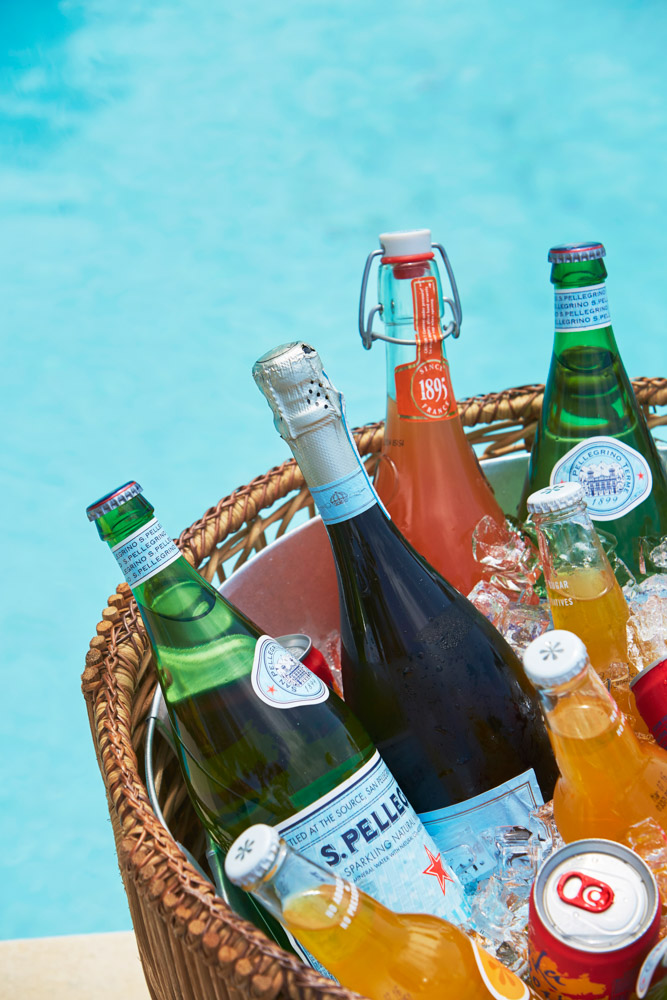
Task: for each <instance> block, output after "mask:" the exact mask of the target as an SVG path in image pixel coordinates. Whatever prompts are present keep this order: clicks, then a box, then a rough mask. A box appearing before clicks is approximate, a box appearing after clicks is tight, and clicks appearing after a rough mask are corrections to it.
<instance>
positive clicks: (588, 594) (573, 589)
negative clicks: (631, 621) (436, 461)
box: [527, 482, 648, 736]
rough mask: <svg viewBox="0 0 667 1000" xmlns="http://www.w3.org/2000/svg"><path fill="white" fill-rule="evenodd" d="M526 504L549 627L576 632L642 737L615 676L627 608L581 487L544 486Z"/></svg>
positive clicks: (626, 691) (624, 664)
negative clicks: (534, 532)
mask: <svg viewBox="0 0 667 1000" xmlns="http://www.w3.org/2000/svg"><path fill="white" fill-rule="evenodd" d="M527 508H528V512H529V514H530V517H531V520H532V522H533V524H534V525H535V528H536V529H537V537H538V544H539V549H540V560H541V563H542V569H543V570H544V579H545V584H546V589H547V597H548V599H549V605H550V608H551V617H552V619H553V623H554V627H555V628H557V629H567V630H569V631H570V632H574V633H575V635H578V636H579V638H580V639H581V641H582V642H583V644H584V646H585V647H586V650H587V652H588V656H589V658H590V661H591V663H592V664H593V666H594V668H595V669H596V670H597V672H598V674H599V675H600V677H601V678H602V680H603V681H605V682H606V683H607V687H609V688H610V689H611V690H612V692H613V694H614V697H615V699H616V700H617V702H618V704H619V707H620V708H621V710H622V711H623V712H624V713H625V715H626V716H627V717H628V719H629V721H630V723H631V725H632V727H633V729H634V730H635V731H636V732H639V733H642V734H643V735H646V736H647V735H648V727H647V726H646V723H645V722H644V720H643V719H642V717H641V715H640V714H639V712H638V710H637V706H636V704H635V697H634V694H633V693H632V692H631V690H630V687H629V683H624V684H621V683H618V680H617V677H618V673H619V667H620V668H621V673H623V672H624V673H625V674H626V677H627V674H628V673H629V669H630V657H629V654H628V639H627V631H626V625H627V621H628V618H629V616H630V611H629V609H628V605H627V603H626V600H625V597H624V596H623V591H622V590H621V588H620V586H619V584H618V581H617V580H616V577H615V576H614V571H613V570H612V568H611V565H610V563H609V559H608V558H607V555H606V553H605V551H604V549H603V547H602V542H601V541H600V536H599V535H598V533H597V531H596V530H595V525H594V524H593V521H592V520H591V517H590V514H589V513H588V509H587V506H586V494H585V492H584V488H583V486H581V485H580V484H579V483H576V482H564V483H557V484H556V485H555V486H547V487H546V488H545V489H542V490H537V492H536V493H532V494H531V495H530V496H529V497H528V501H527ZM628 680H629V677H628Z"/></svg>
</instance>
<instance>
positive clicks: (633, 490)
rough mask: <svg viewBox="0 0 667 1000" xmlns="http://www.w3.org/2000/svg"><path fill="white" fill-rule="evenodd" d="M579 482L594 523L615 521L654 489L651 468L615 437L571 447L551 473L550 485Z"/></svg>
mask: <svg viewBox="0 0 667 1000" xmlns="http://www.w3.org/2000/svg"><path fill="white" fill-rule="evenodd" d="M567 482H574V483H580V484H581V485H582V486H583V488H584V493H585V495H586V506H587V508H588V513H589V514H590V516H591V517H592V518H593V520H594V521H615V520H616V519H617V518H619V517H623V516H624V515H625V514H628V513H629V512H630V511H631V510H633V509H634V508H635V507H637V506H638V504H640V503H642V502H643V501H644V500H646V499H647V497H648V496H649V495H650V493H651V490H652V488H653V476H652V474H651V469H650V466H649V464H648V462H647V461H646V459H645V458H644V456H643V455H640V453H639V452H638V451H635V449H634V448H630V447H629V446H628V445H627V444H624V443H623V442H622V441H619V440H617V439H616V438H613V437H604V436H600V437H591V438H587V439H586V440H585V441H581V442H580V443H579V444H578V445H575V447H574V448H571V449H570V450H569V451H568V452H566V453H565V455H563V457H562V458H561V459H559V460H558V462H556V464H555V465H554V467H553V469H552V470H551V476H550V478H549V484H550V485H551V486H553V485H555V484H556V483H567Z"/></svg>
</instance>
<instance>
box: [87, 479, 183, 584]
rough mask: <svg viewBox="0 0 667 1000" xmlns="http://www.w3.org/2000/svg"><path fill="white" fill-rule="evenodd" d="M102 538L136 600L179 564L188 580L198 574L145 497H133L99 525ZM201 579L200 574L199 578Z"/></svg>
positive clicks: (111, 512)
mask: <svg viewBox="0 0 667 1000" xmlns="http://www.w3.org/2000/svg"><path fill="white" fill-rule="evenodd" d="M96 526H97V531H98V533H99V536H100V538H101V539H102V540H103V541H105V542H107V543H108V545H109V548H110V549H111V551H112V552H113V554H114V556H115V558H116V561H117V562H118V565H119V566H120V568H121V570H122V571H123V575H124V576H125V579H126V581H127V583H128V584H129V586H130V587H131V588H132V591H133V593H134V594H135V596H137V594H138V593H140V592H141V591H142V590H143V586H144V584H146V583H147V582H148V581H149V580H150V579H152V578H153V577H157V576H158V575H159V574H160V573H162V572H164V571H165V570H166V569H167V567H168V566H171V565H172V563H175V562H176V561H180V563H181V564H182V566H180V567H179V569H182V571H183V572H184V573H187V575H188V576H190V575H191V574H194V573H195V572H196V571H195V570H194V569H193V568H192V567H191V566H190V564H189V563H188V562H187V560H186V559H184V558H183V556H182V555H181V553H180V551H179V549H178V548H177V546H176V545H175V544H174V542H173V540H172V539H171V538H170V537H169V535H168V534H167V532H166V531H165V530H164V528H163V527H162V525H161V524H160V522H159V521H158V520H157V518H156V517H155V516H154V509H153V507H152V506H151V504H150V503H148V501H147V500H145V499H144V497H143V496H136V497H133V498H132V499H131V500H128V501H127V503H124V504H122V505H121V506H120V507H118V508H117V509H116V510H113V511H109V512H108V513H106V514H103V515H102V517H100V518H98V519H97V521H96ZM197 575H198V574H197Z"/></svg>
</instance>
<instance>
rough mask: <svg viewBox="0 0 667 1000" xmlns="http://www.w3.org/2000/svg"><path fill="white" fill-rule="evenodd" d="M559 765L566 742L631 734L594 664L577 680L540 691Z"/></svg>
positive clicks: (583, 671)
mask: <svg viewBox="0 0 667 1000" xmlns="http://www.w3.org/2000/svg"><path fill="white" fill-rule="evenodd" d="M538 694H539V697H540V702H541V704H542V710H543V712H544V716H545V719H546V722H547V726H548V729H549V731H550V733H551V735H552V743H554V750H555V752H556V759H557V762H558V764H559V765H560V764H562V760H561V759H559V745H560V744H561V741H562V740H572V739H574V740H579V741H581V740H594V739H596V738H598V737H600V736H602V735H604V734H606V733H608V732H609V731H610V730H613V729H616V730H618V732H619V733H620V732H622V733H628V732H629V729H628V727H627V726H626V725H625V723H624V721H623V715H622V713H621V712H620V710H619V708H618V706H617V704H616V702H615V701H614V699H613V698H612V696H611V695H610V693H609V691H608V690H607V688H606V687H605V685H604V682H603V681H602V680H601V679H600V677H599V676H598V674H597V673H596V671H595V670H594V669H593V667H592V666H591V664H590V663H588V664H587V666H586V667H585V669H584V670H582V671H581V673H579V674H578V675H577V676H576V677H574V678H572V679H571V680H569V681H566V682H565V683H563V684H560V685H558V686H554V687H552V688H550V689H549V690H545V689H538Z"/></svg>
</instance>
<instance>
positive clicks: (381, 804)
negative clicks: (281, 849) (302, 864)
mask: <svg viewBox="0 0 667 1000" xmlns="http://www.w3.org/2000/svg"><path fill="white" fill-rule="evenodd" d="M276 829H277V830H278V832H279V833H280V835H281V837H283V838H284V839H285V840H286V841H287V843H288V844H289V845H290V846H291V847H293V848H294V849H295V850H297V851H300V852H301V853H302V854H305V855H306V857H307V858H310V859H311V860H312V861H315V862H317V863H318V864H320V865H323V866H324V867H325V868H328V869H329V870H330V871H331V872H332V874H333V875H338V876H340V877H341V878H344V879H347V880H348V881H349V882H353V883H354V884H355V885H358V886H359V888H360V889H363V890H364V891H365V892H367V893H369V894H370V895H371V896H373V897H374V898H375V899H377V900H379V901H380V902H381V903H384V905H385V906H388V907H389V908H390V909H392V910H396V911H397V912H398V913H433V914H435V915H436V916H439V917H443V918H444V919H445V920H451V921H452V923H456V924H461V923H467V922H468V921H469V920H470V906H469V903H468V901H467V898H466V897H465V895H464V892H463V888H462V886H461V883H460V881H459V879H458V878H457V877H456V875H455V873H454V872H453V871H452V869H451V867H450V866H449V865H448V864H447V863H446V862H445V861H444V860H443V858H442V857H441V855H440V852H439V850H438V848H437V847H436V845H435V843H434V842H433V839H432V838H431V836H430V835H429V834H428V833H427V832H426V830H425V829H424V826H423V824H422V823H421V822H420V820H419V818H418V816H417V814H416V813H415V811H414V809H413V808H412V806H411V805H410V804H409V803H408V800H407V799H406V797H405V795H404V794H403V792H402V791H401V789H400V788H399V787H398V785H397V784H396V780H395V778H394V776H393V775H392V773H391V771H390V770H389V769H388V767H387V765H386V764H385V762H384V760H383V759H382V757H380V755H379V753H377V751H376V752H375V753H374V754H373V756H372V757H371V759H370V760H369V761H368V762H367V763H366V764H364V765H362V766H361V767H360V768H359V770H358V771H356V772H355V774H353V775H352V777H350V778H348V779H347V781H344V782H342V783H341V784H340V785H338V786H337V787H336V788H334V789H333V790H332V791H331V792H329V793H327V794H326V795H323V796H322V797H321V798H319V799H317V800H316V801H315V802H313V803H312V804H311V805H309V806H307V807H306V808H305V809H302V810H301V811H300V812H298V813H297V814H296V815H295V816H292V817H290V818H289V819H286V820H283V822H281V823H277V824H276Z"/></svg>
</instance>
